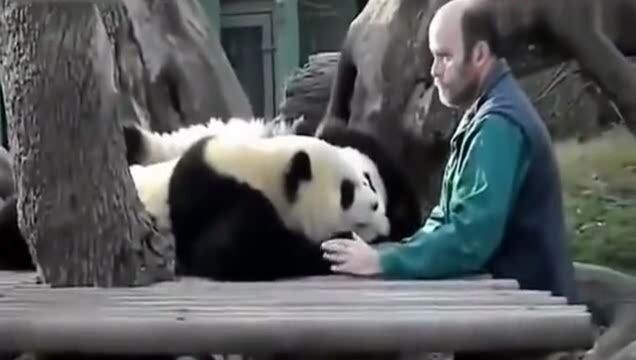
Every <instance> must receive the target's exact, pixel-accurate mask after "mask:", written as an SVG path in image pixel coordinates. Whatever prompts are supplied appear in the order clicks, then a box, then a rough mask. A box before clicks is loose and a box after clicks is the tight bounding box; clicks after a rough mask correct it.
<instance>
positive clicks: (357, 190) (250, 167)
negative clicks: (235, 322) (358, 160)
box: [131, 135, 389, 281]
mask: <svg viewBox="0 0 636 360" xmlns="http://www.w3.org/2000/svg"><path fill="white" fill-rule="evenodd" d="M131 174H132V176H133V180H134V182H135V186H136V187H137V190H138V193H139V196H140V198H141V199H142V202H144V204H145V205H146V207H147V209H148V211H149V212H150V213H151V214H153V215H154V216H155V217H156V218H157V219H158V223H160V224H161V225H162V226H165V227H169V228H170V230H171V231H172V233H173V235H174V238H175V243H176V272H177V274H178V275H181V276H198V277H206V278H210V279H214V280H222V281H267V280H276V279H280V278H290V277H298V276H310V275H324V274H329V273H330V263H329V262H328V261H327V260H325V259H324V258H323V255H322V251H321V249H320V243H321V242H322V241H324V240H327V239H329V238H331V237H333V236H335V235H337V234H340V233H343V232H348V231H356V232H362V233H365V232H367V233H374V234H377V235H387V234H388V231H389V222H388V219H387V218H386V216H385V214H384V212H383V211H381V209H380V208H379V200H380V199H379V197H378V195H377V193H376V192H375V191H373V190H372V188H371V186H370V184H369V183H368V180H367V178H366V177H365V176H364V175H363V174H361V173H360V172H359V171H358V168H357V167H356V166H354V165H353V164H352V163H351V162H350V161H349V160H348V159H347V157H346V156H344V153H343V152H342V149H340V148H338V147H336V146H333V145H331V144H329V143H327V142H325V141H323V140H321V139H318V138H314V137H309V136H298V135H281V136H275V137H269V138H266V137H264V138H258V137H257V138H253V139H249V140H247V139H242V138H240V137H239V138H230V137H222V138H213V137H210V136H207V137H203V138H201V139H199V140H197V141H196V142H194V143H193V144H192V145H191V146H190V147H189V148H188V149H187V150H185V151H184V152H183V154H182V155H181V156H179V157H177V158H174V159H169V160H166V161H162V162H158V163H154V164H151V165H132V166H131Z"/></svg>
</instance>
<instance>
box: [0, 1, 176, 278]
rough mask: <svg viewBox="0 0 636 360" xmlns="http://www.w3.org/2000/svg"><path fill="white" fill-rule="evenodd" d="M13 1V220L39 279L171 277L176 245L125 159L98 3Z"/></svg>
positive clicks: (6, 48) (8, 63) (9, 20)
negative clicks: (155, 220)
mask: <svg viewBox="0 0 636 360" xmlns="http://www.w3.org/2000/svg"><path fill="white" fill-rule="evenodd" d="M19 4H20V3H18V2H14V1H10V0H3V1H2V6H3V7H2V12H1V15H0V24H2V26H3V27H4V28H1V29H0V34H1V35H0V45H1V47H0V48H1V49H2V51H3V53H4V56H2V57H1V59H2V63H1V66H0V71H3V73H1V75H2V77H1V79H2V84H3V88H4V89H5V91H6V94H5V95H6V103H7V105H8V106H7V116H8V118H9V143H10V146H11V151H12V153H13V160H14V162H13V166H14V171H15V172H16V173H17V181H16V187H17V192H18V222H19V225H20V228H21V229H22V231H23V233H24V234H25V237H26V238H27V243H28V244H29V246H30V248H31V252H32V253H33V254H34V258H35V260H36V262H37V263H38V265H39V270H40V272H41V274H42V275H43V277H44V280H45V281H46V282H47V283H50V284H51V285H53V286H129V285H143V284H148V283H151V282H154V281H157V280H161V279H170V278H171V277H172V271H171V265H172V261H168V260H169V259H172V252H170V250H171V249H170V247H171V246H172V245H173V244H172V243H171V242H170V241H168V239H167V238H163V237H160V236H159V235H158V234H157V233H156V231H155V230H153V228H152V227H151V225H150V221H149V216H148V215H147V213H146V212H145V211H144V210H143V205H142V203H141V202H140V200H139V198H138V197H137V196H136V192H135V188H134V185H133V182H132V178H131V176H130V173H129V172H128V167H127V165H126V159H125V155H124V153H125V152H124V143H123V136H122V132H121V128H120V124H119V123H118V121H115V120H114V119H115V115H114V103H115V100H116V94H115V93H114V91H113V89H114V84H113V61H112V60H113V58H112V53H111V51H110V50H111V48H110V45H109V43H108V39H107V35H106V32H105V29H104V26H103V24H102V21H101V19H100V17H99V16H98V13H97V9H96V7H94V6H93V5H91V4H88V3H86V4H85V3H68V4H60V3H58V4H44V3H35V4H32V5H19ZM168 254H170V255H168Z"/></svg>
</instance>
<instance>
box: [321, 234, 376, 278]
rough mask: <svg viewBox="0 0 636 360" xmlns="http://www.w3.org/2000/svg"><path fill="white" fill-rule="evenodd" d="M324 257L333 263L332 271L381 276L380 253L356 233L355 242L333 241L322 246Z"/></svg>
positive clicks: (346, 240)
mask: <svg viewBox="0 0 636 360" xmlns="http://www.w3.org/2000/svg"><path fill="white" fill-rule="evenodd" d="M322 250H323V251H324V254H323V257H324V258H325V259H327V260H329V261H330V262H332V263H333V265H332V266H331V271H334V272H341V273H349V274H353V275H366V276H371V275H377V274H380V272H381V270H382V269H381V268H380V258H379V256H378V252H377V251H376V250H375V249H374V248H372V247H371V246H370V245H369V244H367V243H366V242H365V241H364V240H362V238H360V237H359V236H358V235H357V234H356V233H353V240H350V239H331V240H328V241H325V242H324V243H323V244H322Z"/></svg>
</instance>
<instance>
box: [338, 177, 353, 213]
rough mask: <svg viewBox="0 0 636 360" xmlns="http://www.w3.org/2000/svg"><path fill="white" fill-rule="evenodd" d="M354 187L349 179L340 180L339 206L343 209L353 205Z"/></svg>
mask: <svg viewBox="0 0 636 360" xmlns="http://www.w3.org/2000/svg"><path fill="white" fill-rule="evenodd" d="M354 190H355V185H354V184H353V181H351V180H349V179H345V180H342V182H341V183H340V206H341V207H342V208H343V209H345V210H346V209H349V207H351V204H353V199H354V193H355V191H354Z"/></svg>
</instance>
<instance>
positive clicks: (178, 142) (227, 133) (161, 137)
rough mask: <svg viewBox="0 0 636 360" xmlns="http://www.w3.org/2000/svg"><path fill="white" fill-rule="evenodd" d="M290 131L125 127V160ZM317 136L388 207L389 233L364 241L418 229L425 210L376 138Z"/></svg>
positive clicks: (336, 129) (232, 122) (257, 125)
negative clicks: (207, 141)
mask: <svg viewBox="0 0 636 360" xmlns="http://www.w3.org/2000/svg"><path fill="white" fill-rule="evenodd" d="M291 133H293V129H292V126H290V125H288V124H287V123H285V122H282V121H276V120H274V121H269V122H266V121H265V120H263V119H260V118H251V119H242V118H231V119H229V120H228V121H227V122H223V121H222V120H220V119H217V118H211V119H210V120H209V121H208V122H207V123H206V124H198V125H191V126H188V127H184V128H181V129H178V130H175V131H174V132H171V133H156V132H151V131H148V130H146V129H143V128H141V127H139V126H138V125H134V124H127V125H124V138H125V143H126V153H127V160H128V162H129V163H130V164H144V165H148V164H152V163H154V162H157V161H164V160H167V159H171V158H175V157H177V156H179V155H180V154H182V153H183V152H184V151H185V149H187V148H188V147H189V146H191V145H192V143H194V142H195V141H197V140H198V139H201V138H202V137H205V136H213V137H216V138H243V139H253V138H261V137H275V136H281V135H285V134H291ZM318 137H319V138H320V139H323V140H325V141H327V142H328V143H331V144H332V145H336V146H338V147H341V148H342V149H343V151H344V152H345V153H346V156H347V157H348V158H349V159H350V160H351V161H352V163H354V164H356V165H357V166H359V167H360V171H361V172H362V173H363V174H365V176H366V177H367V179H368V181H369V182H370V184H371V186H372V188H373V189H375V190H376V191H377V192H378V194H379V195H380V198H381V202H380V207H383V208H385V211H386V216H388V218H389V223H390V233H389V235H387V236H383V237H377V238H375V239H367V238H365V237H363V238H364V239H365V240H367V241H369V242H381V241H397V240H400V239H402V238H405V237H408V236H410V235H412V234H413V233H414V232H415V231H416V230H417V228H418V227H419V226H420V225H421V221H422V212H421V206H420V204H419V202H418V198H417V195H416V192H415V189H414V188H413V185H412V184H411V183H410V182H409V180H408V179H407V176H406V175H405V173H404V172H403V171H402V169H401V168H400V166H399V165H398V163H397V162H396V161H395V160H394V159H392V158H391V156H390V155H389V154H388V153H387V152H386V151H385V149H384V148H383V146H382V144H380V143H379V142H378V140H376V139H375V138H374V137H373V136H372V135H370V134H367V133H364V132H363V131H361V130H357V129H354V128H349V127H342V126H328V127H325V128H324V129H323V130H322V132H321V134H320V135H318ZM359 235H360V234H359ZM361 236H362V235H361Z"/></svg>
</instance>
